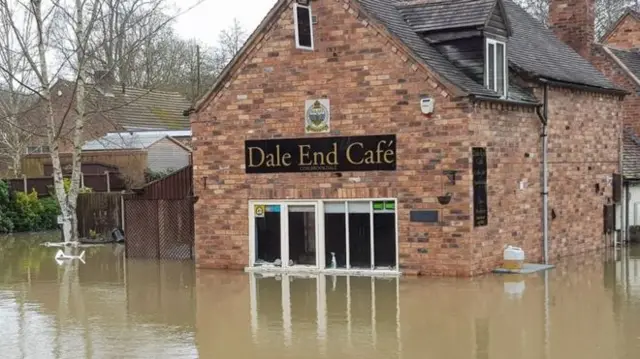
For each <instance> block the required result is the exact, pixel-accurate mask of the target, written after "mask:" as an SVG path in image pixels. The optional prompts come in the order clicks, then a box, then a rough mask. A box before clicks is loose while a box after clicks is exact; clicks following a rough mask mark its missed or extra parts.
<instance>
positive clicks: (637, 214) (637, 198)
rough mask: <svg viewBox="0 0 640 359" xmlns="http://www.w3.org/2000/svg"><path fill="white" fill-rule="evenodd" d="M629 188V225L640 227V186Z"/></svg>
mask: <svg viewBox="0 0 640 359" xmlns="http://www.w3.org/2000/svg"><path fill="white" fill-rule="evenodd" d="M628 186H629V225H630V226H640V184H631V185H628Z"/></svg>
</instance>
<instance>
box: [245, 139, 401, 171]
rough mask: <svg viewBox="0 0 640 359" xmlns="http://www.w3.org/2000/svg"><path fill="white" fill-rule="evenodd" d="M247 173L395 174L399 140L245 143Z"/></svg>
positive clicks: (292, 140)
mask: <svg viewBox="0 0 640 359" xmlns="http://www.w3.org/2000/svg"><path fill="white" fill-rule="evenodd" d="M245 165H246V172H247V173H287V172H288V173H291V172H355V171H395V169H396V136H395V135H379V136H354V137H313V138H295V139H270V140H249V141H245Z"/></svg>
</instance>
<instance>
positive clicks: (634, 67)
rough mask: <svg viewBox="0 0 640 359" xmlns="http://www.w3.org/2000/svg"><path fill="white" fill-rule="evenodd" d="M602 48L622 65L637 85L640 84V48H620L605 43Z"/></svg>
mask: <svg viewBox="0 0 640 359" xmlns="http://www.w3.org/2000/svg"><path fill="white" fill-rule="evenodd" d="M602 49H603V50H604V51H605V53H607V54H608V55H609V56H610V57H611V58H612V59H613V60H614V61H615V62H616V63H617V64H618V65H620V67H621V68H622V69H623V70H624V72H625V73H626V74H627V75H628V76H629V77H630V78H631V79H632V80H633V82H634V83H635V84H636V85H638V86H640V50H638V49H630V50H620V49H616V48H613V47H609V46H604V45H603V46H602Z"/></svg>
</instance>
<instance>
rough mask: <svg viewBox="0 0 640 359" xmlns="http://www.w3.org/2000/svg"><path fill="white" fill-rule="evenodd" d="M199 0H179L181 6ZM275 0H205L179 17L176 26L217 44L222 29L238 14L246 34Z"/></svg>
mask: <svg viewBox="0 0 640 359" xmlns="http://www.w3.org/2000/svg"><path fill="white" fill-rule="evenodd" d="M197 2H198V0H180V1H179V2H178V4H179V7H180V9H182V10H184V9H188V8H189V7H191V6H193V4H195V3H197ZM275 3H276V0H204V1H203V2H202V3H201V4H200V5H198V6H197V7H195V8H193V9H192V10H190V11H189V12H187V13H185V14H183V15H181V16H180V17H179V18H178V19H177V23H176V25H175V28H176V30H177V32H178V33H179V34H180V35H181V36H182V37H184V38H187V39H197V40H200V41H202V42H204V43H206V44H208V45H215V44H216V42H217V39H218V34H219V33H220V31H221V30H223V29H225V28H227V27H229V26H230V25H231V23H232V21H233V18H237V19H238V20H239V21H240V23H241V24H242V26H243V27H244V28H245V29H246V31H247V35H249V34H251V32H253V30H254V29H255V28H256V27H257V26H258V24H260V21H261V20H262V18H264V16H265V15H267V12H269V10H270V9H271V7H272V6H273V5H274V4H275Z"/></svg>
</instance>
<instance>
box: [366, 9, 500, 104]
mask: <svg viewBox="0 0 640 359" xmlns="http://www.w3.org/2000/svg"><path fill="white" fill-rule="evenodd" d="M394 2H395V1H391V0H360V3H361V4H362V6H363V8H364V9H365V10H366V11H367V12H368V13H369V14H370V15H371V16H373V17H375V18H377V19H378V20H379V21H380V22H381V23H382V24H383V25H384V26H385V27H386V28H387V30H388V31H389V32H390V33H391V34H392V35H394V36H396V37H397V38H398V39H400V40H401V41H402V42H403V43H404V44H405V45H406V46H407V47H408V48H409V49H411V50H412V51H413V52H414V53H415V54H416V55H417V56H418V57H419V58H420V59H422V60H423V61H424V62H425V63H426V64H427V65H428V66H429V67H431V68H432V69H433V70H435V71H436V72H437V73H438V74H439V75H440V76H442V77H444V78H445V79H446V80H448V81H449V82H451V83H453V84H454V85H456V86H458V87H460V88H461V89H462V90H464V91H465V92H468V93H473V94H479V95H485V96H495V95H496V94H495V93H494V92H493V91H491V90H488V89H486V88H485V87H484V86H483V85H482V84H479V83H478V82H476V81H474V80H472V79H471V78H470V77H468V76H467V75H465V74H464V73H463V72H462V70H461V69H459V68H457V67H455V66H454V65H453V64H452V63H451V62H450V61H449V60H448V59H447V58H446V57H445V56H444V55H442V54H441V53H440V52H439V51H438V50H436V49H435V48H434V47H433V46H431V45H429V44H428V43H427V42H426V41H425V40H423V39H422V38H421V37H420V36H418V34H417V33H416V32H415V31H414V30H413V29H411V27H410V26H409V24H408V23H406V22H405V20H404V19H403V17H402V14H400V12H399V11H398V10H397V9H396V8H395V6H394Z"/></svg>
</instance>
